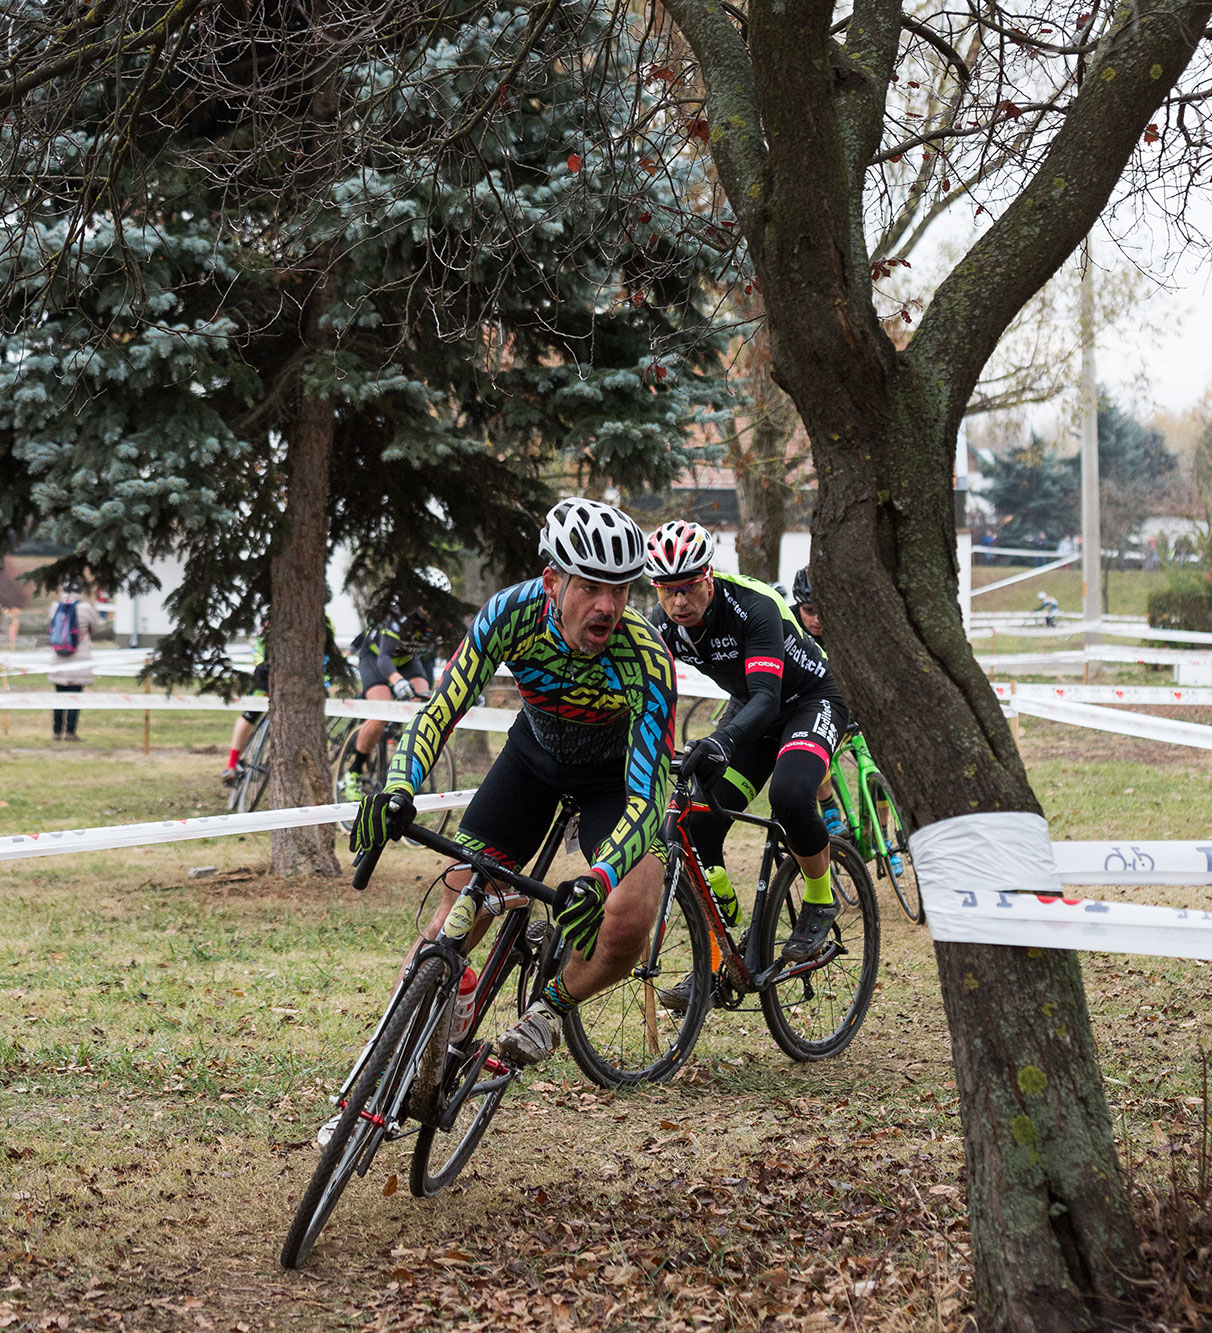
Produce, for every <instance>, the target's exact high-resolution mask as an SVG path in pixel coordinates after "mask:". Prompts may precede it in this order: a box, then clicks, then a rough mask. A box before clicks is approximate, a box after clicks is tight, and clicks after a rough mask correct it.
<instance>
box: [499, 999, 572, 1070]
mask: <svg viewBox="0 0 1212 1333" xmlns="http://www.w3.org/2000/svg"><path fill="white" fill-rule="evenodd" d="M562 1026H563V1021H562V1020H561V1018H560V1016H559V1014H557V1013H556V1011H555V1010H554V1009H552V1008H551V1006H550V1005H548V1004H547V1003H546V1002H545V1001H543V1000H536V1001H535V1002H534V1004H532V1005H531V1006H530V1008H529V1009H527V1010H526V1012H525V1013H524V1014H523V1015H522V1017H521V1018H519V1019H518V1021H517V1022H516V1023H515V1024H514V1025H513V1027H511V1028H506V1029H505V1031H504V1032H502V1033H501V1035H500V1036H499V1037H498V1038H497V1051H498V1052H499V1054H500V1055H501V1057H502V1058H503V1059H505V1060H508V1061H509V1063H510V1064H511V1065H513V1066H515V1068H518V1069H523V1068H525V1067H526V1066H527V1065H537V1064H538V1063H539V1061H540V1060H546V1059H547V1057H548V1056H549V1055H550V1054H551V1053H552V1051H554V1050H555V1048H556V1047H557V1046H558V1045H559V1044H560V1029H561V1027H562Z"/></svg>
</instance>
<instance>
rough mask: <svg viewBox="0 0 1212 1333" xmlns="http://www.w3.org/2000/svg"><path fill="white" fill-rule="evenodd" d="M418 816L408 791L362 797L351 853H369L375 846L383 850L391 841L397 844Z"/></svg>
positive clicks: (350, 838)
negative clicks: (389, 840) (385, 844)
mask: <svg viewBox="0 0 1212 1333" xmlns="http://www.w3.org/2000/svg"><path fill="white" fill-rule="evenodd" d="M393 806H394V807H395V808H394V809H393ZM416 817H417V807H416V805H415V804H414V803H413V799H412V797H411V796H410V795H409V794H408V793H407V792H406V791H377V792H375V793H374V795H373V796H363V797H362V803H361V805H359V806H358V813H357V814H356V815H355V816H354V823H353V828H352V830H351V831H350V834H349V850H350V851H351V852H368V851H370V849H371V848H372V847H382V846H383V845H384V843H386V842H387V840H388V839H389V838H390V839H391V841H392V842H398V841H399V840H400V839H401V838H402V837H403V836H404V834H405V833H406V832H407V831H408V828H409V826H410V825H411V824H412V821H413V820H414V819H416Z"/></svg>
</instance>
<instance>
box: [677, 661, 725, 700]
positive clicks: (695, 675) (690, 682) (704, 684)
mask: <svg viewBox="0 0 1212 1333" xmlns="http://www.w3.org/2000/svg"><path fill="white" fill-rule="evenodd" d="M674 673H675V676H676V678H677V683H678V698H679V699H680V698H681V697H682V695H687V696H692V697H697V698H699V699H727V698H728V691H727V690H722V689H721V688H720V687H719V686H718V685H717V684H716V683H715V681H714V680H712V679H711V678H710V677H709V676H704V675H703V673H702V672H701V671H700V670H699V669H698V668H697V667H692V666H685V665H683V664H682V663H681V662H675V663H674Z"/></svg>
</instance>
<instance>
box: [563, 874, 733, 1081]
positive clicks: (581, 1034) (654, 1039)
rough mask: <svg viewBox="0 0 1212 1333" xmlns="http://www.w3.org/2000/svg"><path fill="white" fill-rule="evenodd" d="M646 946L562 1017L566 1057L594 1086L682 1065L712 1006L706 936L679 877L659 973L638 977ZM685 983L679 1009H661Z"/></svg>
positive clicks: (657, 1076) (664, 1073)
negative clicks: (614, 978)
mask: <svg viewBox="0 0 1212 1333" xmlns="http://www.w3.org/2000/svg"><path fill="white" fill-rule="evenodd" d="M649 947H650V946H649V945H648V944H645V946H644V954H643V957H642V958H641V960H640V963H639V964H638V965H637V967H636V968H635V969H633V971H632V972H631V973H630V975H628V976H626V977H624V978H623V980H622V981H619V982H616V984H615V985H613V986H611V987H610V988H609V989H607V990H604V991H602V992H601V993H600V994H599V995H594V996H592V997H591V998H590V999H588V1000H582V1001H581V1003H580V1004H578V1005H577V1007H576V1008H575V1009H574V1010H573V1011H572V1013H570V1014H569V1015H568V1017H567V1018H565V1020H564V1035H565V1037H567V1039H568V1050H569V1052H570V1053H571V1055H572V1058H573V1059H574V1060H575V1061H576V1062H577V1064H578V1065H579V1066H580V1067H581V1070H582V1071H583V1072H584V1073H585V1075H586V1077H588V1078H590V1079H592V1080H593V1081H594V1082H595V1083H597V1084H598V1085H599V1086H600V1087H603V1088H617V1087H621V1086H624V1085H627V1084H635V1083H659V1082H660V1081H661V1080H663V1079H667V1078H668V1077H669V1076H670V1075H671V1074H672V1073H673V1072H674V1071H675V1070H676V1069H678V1068H680V1067H681V1066H682V1065H683V1064H684V1063H685V1062H686V1059H687V1058H688V1057H689V1055H690V1052H691V1051H693V1050H694V1044H695V1042H696V1041H697V1040H698V1037H699V1032H700V1030H701V1029H702V1026H703V1021H704V1019H705V1018H706V1017H707V1010H708V1008H709V1006H710V1003H711V985H712V976H711V937H710V932H709V931H708V928H707V919H706V917H705V916H704V915H703V909H702V908H701V907H700V906H699V901H698V898H697V896H696V895H695V891H694V888H693V886H692V885H691V883H690V881H689V879H687V877H686V875H685V873H682V874H680V875H679V876H678V882H677V887H676V889H675V892H674V894H673V898H672V901H671V902H670V906H669V914H668V921H667V923H666V928H665V938H664V939H663V940H662V941H661V951H660V953H659V954H658V955H657V964H658V970H659V975H658V976H654V977H643V976H640V975H639V970H640V968H641V967H643V966H645V965H646V964H647V962H648V958H649ZM683 978H688V979H689V981H690V985H689V987H688V991H689V994H688V995H685V996H683V997H682V1003H684V1004H685V1008H680V1007H669V1006H667V1004H666V1003H665V1002H664V1001H662V999H661V991H663V990H664V991H667V990H669V989H671V988H673V987H675V986H677V984H678V983H679V982H680V981H681V980H682V979H683Z"/></svg>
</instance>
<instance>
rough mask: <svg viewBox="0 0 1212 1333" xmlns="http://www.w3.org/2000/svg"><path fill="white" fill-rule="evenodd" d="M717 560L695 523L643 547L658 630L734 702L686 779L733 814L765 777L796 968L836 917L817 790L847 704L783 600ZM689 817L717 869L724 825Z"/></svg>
mask: <svg viewBox="0 0 1212 1333" xmlns="http://www.w3.org/2000/svg"><path fill="white" fill-rule="evenodd" d="M714 553H715V539H714V538H713V537H712V536H711V534H710V533H709V532H708V531H707V530H706V529H705V528H703V527H700V525H699V524H697V523H688V522H682V521H676V522H673V523H666V524H665V525H664V526H663V527H660V528H658V529H657V530H656V532H654V533H653V534H652V536H651V537H650V538H649V539H648V563H647V565H646V566H645V572H646V573H647V574H648V576H649V577H650V578H651V579H652V580H653V583H654V585H655V587H656V591H657V598H658V600H659V602H660V613H659V614H658V616H657V617H656V619H655V621H654V624H655V625H656V629H657V632H658V633H659V634H660V635H661V637H662V638H664V640H665V642H666V643H667V644H668V645H669V647H670V650H671V651H672V652H673V655H674V656H675V657H676V658H677V659H678V660H679V661H682V662H685V663H687V664H688V665H690V666H693V667H697V668H698V670H699V671H701V672H702V673H703V674H704V675H705V676H708V677H710V678H711V679H712V680H713V681H715V682H716V684H718V685H722V686H723V687H724V688H725V689H726V690H727V691H728V693H729V695H730V696H731V700H730V703H729V704H728V707H727V708H726V709H725V712H724V715H723V717H722V718H721V720H720V724H719V726H718V727H717V728H716V730H715V731H714V732H713V733H712V734H711V735H710V736H708V737H707V738H706V739H705V740H701V741H697V742H694V743H693V744H692V745H690V746H687V752H686V758H685V759H684V761H683V764H682V772H683V774H686V773H687V772H689V773H691V774H692V775H693V776H694V777H695V778H697V780H698V781H699V783H700V784H701V785H704V786H708V787H715V788H716V796H717V797H718V799H719V802H720V804H721V805H723V806H725V807H728V808H731V809H737V810H739V809H744V807H745V806H746V805H748V803H749V802H750V801H751V800H752V799H753V798H754V796H756V795H757V793H758V792H759V791H760V790H761V788H762V786H763V785H764V784H765V782H766V781H767V779H769V781H770V807H771V810H772V811H773V813H774V816H775V818H776V819H777V820H778V821H779V823H781V824H782V826H783V828H784V829H785V830H786V832H787V840H788V844H789V846H790V848H791V851H792V854H793V855H794V856H795V858H796V860H797V861H798V862H799V863H800V867H801V869H802V870H803V873H804V880H805V886H806V887H805V892H804V905H803V908H802V909H801V912H800V917H799V920H798V921H797V922H796V928H795V930H794V932H793V933H792V936H791V939H790V941H789V942H788V944H787V947H786V948H785V950H784V956H785V957H786V958H788V959H789V960H791V961H793V962H798V961H802V960H803V959H806V958H810V957H812V956H813V954H815V953H816V952H817V951H818V950H819V949H820V948H821V946H822V944H824V942H825V941H826V940H827V938H828V936H829V930H830V927H831V926H832V924H833V921H834V918H835V917H836V916H837V910H838V908H837V903H836V902H835V901H834V898H833V890H832V885H831V882H830V877H829V834H828V832H827V830H826V828H825V825H824V823H823V821H822V819H821V816H820V812H819V811H818V810H817V804H816V791H817V788H818V787H819V786H820V785H821V781H822V779H823V778H824V776H825V774H826V773H827V772H828V771H829V761H830V759H831V758H832V757H833V752H834V750H835V749H836V747H837V744H838V741H839V740H840V738H841V735H842V733H843V732H844V731H845V729H846V723H847V720H848V718H847V713H846V705H845V704H844V703H843V702H842V697H841V695H840V693H839V692H838V688H837V685H836V684H835V682H834V679H833V676H832V675H831V674H830V672H829V667H828V665H827V663H826V661H825V657H824V654H823V653H822V652H821V650H820V649H819V648H818V647H817V646H816V644H815V643H814V642H813V640H812V639H811V638H810V637H807V636H806V635H805V634H804V633H803V631H802V630H801V628H800V626H799V625H798V624H797V623H796V621H795V619H794V618H793V617H792V614H791V609H790V607H788V605H787V603H786V602H785V601H784V600H783V598H782V597H780V596H779V595H778V593H776V592H775V591H774V589H773V588H771V587H770V586H769V584H766V583H761V582H759V581H758V580H757V579H751V578H746V577H745V576H744V575H742V574H721V573H717V572H716V571H715V570H714V569H713V568H712V564H711V559H712V556H713V555H714ZM692 818H693V820H694V824H693V827H692V833H693V836H694V840H695V844H696V846H697V847H698V848H699V851H700V852H701V853H702V855H703V859H704V864H705V865H707V866H713V865H714V866H722V865H723V864H724V861H723V849H724V837H725V835H726V833H727V831H728V826H729V823H728V821H727V820H722V819H719V818H718V817H717V816H715V815H710V814H698V815H695V816H693V817H692Z"/></svg>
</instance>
